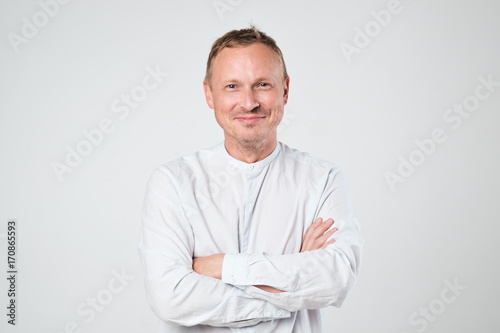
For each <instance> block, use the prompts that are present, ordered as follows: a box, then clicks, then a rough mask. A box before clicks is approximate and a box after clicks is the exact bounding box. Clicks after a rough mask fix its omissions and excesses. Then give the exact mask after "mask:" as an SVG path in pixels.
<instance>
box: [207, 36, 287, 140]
mask: <svg viewBox="0 0 500 333" xmlns="http://www.w3.org/2000/svg"><path fill="white" fill-rule="evenodd" d="M203 86H204V89H205V97H206V99H207V103H208V106H209V107H210V108H211V109H214V111H215V118H216V119H217V122H218V123H219V125H220V126H221V127H222V129H223V130H224V135H225V139H226V141H231V142H230V144H237V145H239V146H240V147H247V148H250V147H258V146H261V145H262V144H265V143H267V142H269V140H276V128H277V127H278V125H279V123H280V121H281V119H282V118H283V110H284V106H285V104H286V103H287V100H288V86H289V79H288V78H287V79H286V80H284V79H283V71H282V68H281V66H280V62H279V60H278V58H277V55H276V54H275V53H274V51H272V50H271V49H270V48H269V47H267V46H266V45H264V44H260V43H257V44H253V45H250V46H243V47H234V48H224V49H223V50H222V51H220V52H219V54H218V55H217V56H216V57H215V59H214V60H213V63H212V77H211V85H210V86H209V85H208V84H207V82H204V83H203Z"/></svg>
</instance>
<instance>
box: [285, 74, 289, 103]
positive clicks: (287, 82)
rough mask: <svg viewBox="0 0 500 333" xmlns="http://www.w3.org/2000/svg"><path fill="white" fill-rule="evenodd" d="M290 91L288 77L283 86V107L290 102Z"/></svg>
mask: <svg viewBox="0 0 500 333" xmlns="http://www.w3.org/2000/svg"><path fill="white" fill-rule="evenodd" d="M289 91H290V77H287V78H286V80H285V82H284V84H283V105H286V103H287V102H288V92H289Z"/></svg>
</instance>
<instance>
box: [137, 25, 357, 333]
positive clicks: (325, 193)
mask: <svg viewBox="0 0 500 333" xmlns="http://www.w3.org/2000/svg"><path fill="white" fill-rule="evenodd" d="M289 82H290V79H289V77H288V74H287V72H286V67H285V63H284V60H283V56H282V53H281V51H280V49H279V48H278V46H277V45H276V43H275V41H274V40H273V39H272V38H270V37H269V36H267V35H266V34H264V33H263V32H261V31H259V30H257V29H256V28H255V27H251V28H249V29H242V30H233V31H230V32H228V33H227V34H225V35H224V36H222V37H221V38H219V39H218V40H217V41H216V42H215V43H214V45H213V46H212V50H211V52H210V55H209V59H208V63H207V72H206V77H205V80H204V82H203V87H204V91H205V96H206V100H207V103H208V106H209V107H210V108H211V109H213V110H214V113H215V117H216V119H217V122H218V123H219V125H220V126H221V127H222V129H223V131H224V142H223V143H221V144H219V145H217V146H215V147H213V148H211V149H207V150H201V151H198V152H197V153H195V154H194V155H192V156H185V157H182V158H180V159H177V160H175V161H172V162H169V163H166V164H164V165H162V166H160V167H159V168H158V169H157V170H156V171H155V172H154V173H153V175H152V176H151V178H150V180H149V183H148V187H147V192H146V198H145V202H144V210H143V225H142V231H141V238H140V244H139V250H140V254H141V259H142V263H143V267H144V276H145V281H146V289H147V295H148V300H149V302H150V305H151V307H152V309H153V311H154V312H155V314H156V315H157V316H158V317H159V318H160V319H161V321H160V325H159V328H158V332H314V333H317V332H322V331H323V328H322V321H321V317H320V312H319V309H320V308H323V307H326V306H328V305H334V306H340V305H341V304H342V302H343V300H344V299H345V297H346V295H347V293H348V291H349V290H350V289H351V288H352V286H353V284H354V281H355V279H356V276H357V274H358V271H359V266H360V258H361V247H362V240H361V237H360V235H359V226H358V223H357V221H356V219H355V218H354V216H353V213H352V208H351V206H350V202H349V197H348V194H347V192H346V185H345V180H344V176H343V174H342V173H341V172H340V171H339V169H338V168H337V167H336V166H335V165H333V164H331V163H328V162H325V161H322V160H318V159H315V158H313V157H311V156H309V155H308V154H306V153H302V152H299V151H297V150H293V149H291V148H289V147H288V146H286V145H284V144H283V143H280V142H278V141H277V130H276V129H277V126H278V124H279V123H280V121H281V119H282V117H283V112H284V106H285V104H286V103H287V100H288V91H289ZM334 221H335V222H334ZM334 234H335V239H332V236H333V235H334Z"/></svg>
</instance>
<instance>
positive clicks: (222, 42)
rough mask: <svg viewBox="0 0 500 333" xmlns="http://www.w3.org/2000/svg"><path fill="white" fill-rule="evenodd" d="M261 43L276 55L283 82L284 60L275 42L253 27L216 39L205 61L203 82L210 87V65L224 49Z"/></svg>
mask: <svg viewBox="0 0 500 333" xmlns="http://www.w3.org/2000/svg"><path fill="white" fill-rule="evenodd" d="M256 43H261V44H264V45H266V46H268V47H269V48H270V49H271V50H273V51H274V53H276V56H277V57H278V61H279V62H280V66H281V69H282V71H283V81H284V80H286V78H287V77H288V73H287V71H286V66H285V59H283V53H281V50H280V48H279V47H278V45H277V44H276V41H275V40H274V39H273V38H272V37H270V36H268V35H266V34H265V33H264V32H262V31H260V30H258V29H257V28H256V27H255V26H253V25H252V26H250V28H248V29H241V30H231V31H229V32H227V33H226V34H225V35H224V36H222V37H220V38H219V39H217V40H216V41H215V42H214V43H213V45H212V49H211V50H210V54H209V55H208V61H207V71H206V73H205V81H206V82H207V83H208V84H209V85H210V83H211V78H212V64H213V61H214V59H215V57H217V55H218V54H219V52H220V51H222V50H223V49H224V48H226V47H243V46H250V45H252V44H256Z"/></svg>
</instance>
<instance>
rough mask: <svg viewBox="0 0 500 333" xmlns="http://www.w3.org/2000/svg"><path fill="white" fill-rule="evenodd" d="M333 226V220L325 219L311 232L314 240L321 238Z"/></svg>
mask: <svg viewBox="0 0 500 333" xmlns="http://www.w3.org/2000/svg"><path fill="white" fill-rule="evenodd" d="M332 225H333V219H327V220H325V221H323V223H321V224H320V225H318V226H317V227H316V228H315V229H314V230H313V232H312V236H313V238H314V239H317V238H319V237H321V236H322V235H323V234H324V233H325V232H326V231H327V230H328V229H330V227H331V226H332Z"/></svg>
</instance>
